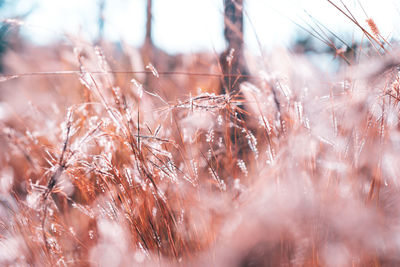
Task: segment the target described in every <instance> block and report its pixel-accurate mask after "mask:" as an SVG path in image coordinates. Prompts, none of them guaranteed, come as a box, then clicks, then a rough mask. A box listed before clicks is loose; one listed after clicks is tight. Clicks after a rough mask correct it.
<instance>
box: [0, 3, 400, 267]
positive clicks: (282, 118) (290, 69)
mask: <svg viewBox="0 0 400 267" xmlns="http://www.w3.org/2000/svg"><path fill="white" fill-rule="evenodd" d="M333 8H340V7H333ZM341 10H342V11H343V13H346V12H345V11H346V10H344V9H341ZM346 14H348V13H346ZM346 14H343V16H346ZM349 19H350V20H353V19H354V18H352V17H351V16H349ZM350 20H349V21H350ZM9 23H11V24H16V22H15V21H9ZM349 23H354V24H355V25H356V26H357V27H358V26H359V27H358V28H359V29H358V30H359V31H362V32H363V33H364V36H365V42H364V43H363V44H362V45H360V44H359V45H358V46H355V48H354V51H352V52H353V53H352V54H353V55H355V56H352V57H351V56H349V53H346V52H347V51H348V50H346V49H344V50H343V49H340V48H339V47H337V46H335V43H334V42H332V41H330V40H329V39H327V38H325V39H323V41H324V42H325V43H326V46H327V47H331V49H332V51H334V54H335V55H332V64H336V63H337V62H339V65H340V67H339V70H338V71H335V72H331V73H326V72H323V71H321V70H320V69H319V68H318V66H315V64H313V63H311V62H310V61H309V58H308V57H307V55H306V54H304V53H295V52H293V51H288V50H285V49H276V50H273V51H271V52H268V53H267V52H265V53H263V55H262V56H255V55H254V53H252V51H249V52H246V56H245V58H246V64H247V67H248V70H249V73H250V74H249V75H247V76H246V77H244V78H246V81H244V82H241V83H239V82H238V81H239V79H238V76H237V75H236V74H234V72H232V74H231V75H230V76H229V75H228V76H229V79H228V80H229V82H228V84H223V83H221V80H223V78H224V74H223V73H222V72H221V68H220V64H219V62H218V55H215V54H213V53H201V54H200V53H199V54H192V55H177V56H173V57H172V56H168V55H167V54H165V53H164V52H162V51H160V50H154V51H153V53H154V54H153V56H154V58H155V59H154V60H153V62H151V64H148V63H147V62H145V60H144V59H143V58H144V57H145V56H146V54H145V53H146V51H145V50H140V49H135V48H132V47H130V46H128V45H126V46H122V48H117V47H115V46H114V45H112V44H109V43H107V42H103V43H101V44H100V45H98V46H95V45H93V44H91V43H89V42H85V41H84V40H81V39H78V38H72V37H71V38H70V39H69V43H68V44H53V45H49V46H46V47H37V46H34V45H30V44H29V43H27V42H23V41H21V39H16V43H15V44H14V46H12V47H11V48H10V49H9V50H8V51H7V53H6V54H5V56H4V58H3V65H4V73H3V74H1V76H0V148H1V149H0V265H3V266H160V265H161V266H398V265H400V256H399V255H400V224H399V222H400V205H399V201H400V192H399V177H398V175H399V173H400V165H398V160H399V159H400V154H399V149H400V124H399V122H400V120H399V119H400V118H399V107H400V106H399V101H400V77H399V69H398V66H399V56H400V53H399V50H398V49H397V45H396V43H395V42H394V41H393V42H391V41H388V40H385V39H384V38H383V37H382V36H381V35H380V34H379V30H378V26H379V25H378V26H377V25H375V23H374V21H373V20H372V19H369V20H368V21H367V26H366V27H362V26H361V23H359V22H358V21H355V19H354V21H350V22H349ZM321 31H322V29H321ZM320 33H321V34H320V35H318V36H317V37H316V38H324V37H323V34H322V32H320ZM18 41H19V42H18ZM230 56H232V55H230ZM233 56H234V55H233ZM227 61H228V62H229V58H228V59H227ZM221 84H222V86H225V88H224V91H225V92H226V94H222V93H221V92H222V91H223V90H222V88H221ZM396 162H397V163H396Z"/></svg>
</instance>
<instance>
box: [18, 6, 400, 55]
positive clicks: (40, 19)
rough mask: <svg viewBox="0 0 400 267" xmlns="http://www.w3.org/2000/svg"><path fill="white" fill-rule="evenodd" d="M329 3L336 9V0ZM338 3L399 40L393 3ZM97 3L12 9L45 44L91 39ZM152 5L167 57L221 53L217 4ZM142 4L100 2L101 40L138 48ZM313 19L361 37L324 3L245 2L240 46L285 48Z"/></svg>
mask: <svg viewBox="0 0 400 267" xmlns="http://www.w3.org/2000/svg"><path fill="white" fill-rule="evenodd" d="M332 1H333V2H335V3H336V4H338V5H339V6H341V3H340V0H332ZM342 1H343V3H345V4H346V6H347V7H348V8H349V9H350V11H351V12H352V13H353V15H354V16H355V17H356V18H357V19H358V20H359V21H360V23H361V24H362V25H363V26H366V22H365V20H366V18H367V17H370V18H373V19H374V21H375V22H376V24H377V25H378V28H379V30H380V31H381V33H382V35H383V36H384V37H387V38H390V37H396V38H398V39H400V38H399V36H400V29H399V26H398V25H400V3H399V1H396V0H342ZM98 2H99V1H98V0H68V1H65V0H36V1H35V0H19V1H18V2H17V3H18V4H17V6H16V9H17V11H18V12H25V11H27V10H31V9H32V11H31V13H30V15H29V16H28V17H27V18H26V19H25V26H24V27H23V29H22V31H23V34H24V35H26V36H28V37H29V38H30V39H32V40H33V41H34V42H36V43H39V44H45V43H47V42H50V41H54V40H56V39H59V38H62V37H63V36H65V34H73V35H77V34H79V35H80V36H83V37H84V38H87V39H94V38H96V36H97V20H98ZM153 2H154V4H153V5H154V8H153V17H154V18H153V23H154V25H153V37H154V42H155V44H156V45H157V46H158V47H160V48H162V49H164V50H166V51H168V52H170V53H178V52H182V53H191V52H197V51H204V50H209V51H212V50H216V51H222V50H223V49H224V46H225V43H224V39H223V34H222V33H223V19H222V18H223V17H222V14H223V4H222V3H223V1H222V0H153ZM145 4H146V0H106V7H105V14H104V15H105V29H104V30H105V37H106V38H107V39H109V40H111V41H115V42H117V41H125V42H127V43H129V44H132V45H134V46H140V45H141V44H142V43H143V40H144V29H145V19H146V17H145V9H146V7H145ZM360 4H361V5H360ZM361 6H362V8H361ZM32 7H33V8H32ZM364 11H365V12H364ZM313 20H318V21H319V22H321V24H322V25H324V26H325V27H327V28H329V30H331V31H332V32H334V33H336V34H341V35H342V34H344V35H345V36H347V37H348V38H350V39H351V38H353V36H354V38H361V32H360V31H359V30H357V29H356V27H355V26H354V24H353V23H351V22H350V21H349V20H348V19H347V18H346V17H345V16H344V15H343V14H341V13H340V12H339V11H338V10H337V9H335V8H334V7H333V6H332V5H330V4H329V3H328V1H326V0H245V43H246V45H247V47H248V49H251V50H258V51H259V50H260V46H261V48H262V49H269V48H272V47H276V46H284V47H288V46H289V45H290V43H291V42H292V41H293V38H294V37H296V36H297V35H298V33H299V32H303V33H305V32H304V30H302V29H301V27H299V26H298V25H297V24H299V25H302V26H303V27H305V28H307V29H311V28H310V25H313V26H312V27H316V26H315V24H313ZM257 39H258V40H259V41H257Z"/></svg>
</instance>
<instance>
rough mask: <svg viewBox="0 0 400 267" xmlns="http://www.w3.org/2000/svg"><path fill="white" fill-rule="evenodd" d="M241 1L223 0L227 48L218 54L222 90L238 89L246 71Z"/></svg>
mask: <svg viewBox="0 0 400 267" xmlns="http://www.w3.org/2000/svg"><path fill="white" fill-rule="evenodd" d="M243 1H244V0H224V25H225V26H224V37H225V40H226V42H227V44H228V46H227V49H226V50H225V51H224V52H223V53H222V54H221V56H220V64H221V67H222V71H223V73H224V74H238V76H230V75H228V76H225V77H224V79H223V82H222V86H221V88H222V92H223V93H226V92H235V91H238V85H239V84H240V82H242V81H244V78H245V77H243V76H241V75H247V74H248V71H247V68H246V65H245V62H244V57H243Z"/></svg>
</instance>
